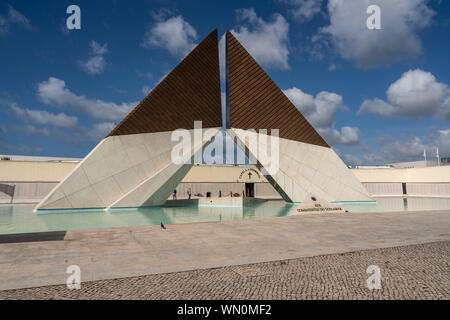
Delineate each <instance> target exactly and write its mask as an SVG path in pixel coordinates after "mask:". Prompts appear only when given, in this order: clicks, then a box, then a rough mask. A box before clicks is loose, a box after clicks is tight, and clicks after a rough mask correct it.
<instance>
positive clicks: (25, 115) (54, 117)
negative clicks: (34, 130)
mask: <svg viewBox="0 0 450 320" xmlns="http://www.w3.org/2000/svg"><path fill="white" fill-rule="evenodd" d="M11 109H12V110H13V111H14V113H15V114H16V116H17V117H19V118H20V119H22V120H24V121H28V122H32V123H34V124H49V125H52V126H55V127H63V128H70V127H74V126H75V125H76V124H77V117H73V116H68V115H66V114H64V113H58V114H53V113H50V112H47V111H45V110H31V109H23V108H20V107H19V106H18V105H17V104H16V103H11Z"/></svg>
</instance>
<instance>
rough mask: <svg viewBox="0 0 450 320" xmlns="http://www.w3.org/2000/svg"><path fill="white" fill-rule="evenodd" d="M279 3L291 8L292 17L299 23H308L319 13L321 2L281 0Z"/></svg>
mask: <svg viewBox="0 0 450 320" xmlns="http://www.w3.org/2000/svg"><path fill="white" fill-rule="evenodd" d="M281 2H284V3H286V4H287V5H290V6H291V7H293V8H292V9H291V10H290V12H291V14H292V16H293V17H294V18H295V19H297V20H299V21H301V22H305V21H309V20H311V19H312V18H313V17H314V16H315V15H316V14H318V13H320V11H321V6H322V2H323V1H322V0H281Z"/></svg>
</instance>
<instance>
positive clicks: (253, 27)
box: [231, 9, 289, 70]
mask: <svg viewBox="0 0 450 320" xmlns="http://www.w3.org/2000/svg"><path fill="white" fill-rule="evenodd" d="M236 15H237V18H238V22H239V23H240V24H241V26H240V27H239V28H238V29H237V30H231V32H232V33H233V35H235V36H236V38H237V39H238V40H239V41H240V42H241V43H242V45H243V46H244V47H245V48H246V49H247V50H248V51H249V52H250V54H251V55H252V56H253V57H254V58H255V59H256V61H258V63H260V64H261V65H262V66H263V67H267V68H278V69H282V70H286V69H289V62H288V58H289V49H288V44H289V24H288V22H287V21H286V19H285V18H284V17H283V16H282V15H280V14H274V15H273V17H272V20H271V21H264V20H263V19H262V18H260V17H258V16H257V15H256V13H255V11H254V10H253V9H239V10H236Z"/></svg>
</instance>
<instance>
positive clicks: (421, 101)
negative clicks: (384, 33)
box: [358, 69, 450, 121]
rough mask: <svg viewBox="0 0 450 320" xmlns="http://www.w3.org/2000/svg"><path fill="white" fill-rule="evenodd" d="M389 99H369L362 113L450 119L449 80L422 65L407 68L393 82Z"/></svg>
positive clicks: (361, 108) (388, 94) (363, 106)
mask: <svg viewBox="0 0 450 320" xmlns="http://www.w3.org/2000/svg"><path fill="white" fill-rule="evenodd" d="M387 100H388V102H386V101H383V100H381V99H379V98H376V99H373V100H365V101H364V102H363V103H362V105H361V107H360V109H359V111H358V114H362V113H370V114H375V115H378V116H381V117H408V118H413V119H419V118H423V117H425V116H433V117H434V118H436V119H439V120H444V121H450V89H449V87H448V86H447V85H446V84H444V83H440V82H437V81H436V78H435V76H433V75H432V74H431V73H430V72H425V71H423V70H420V69H416V70H409V71H408V72H405V73H404V74H403V75H402V76H401V77H400V79H398V80H397V81H395V82H394V83H392V84H391V85H390V87H389V89H388V90H387Z"/></svg>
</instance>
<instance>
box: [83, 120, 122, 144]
mask: <svg viewBox="0 0 450 320" xmlns="http://www.w3.org/2000/svg"><path fill="white" fill-rule="evenodd" d="M115 127H116V125H115V124H114V123H113V122H101V123H96V124H94V125H92V127H91V128H89V130H88V136H89V138H91V139H92V140H93V141H98V140H100V139H103V138H104V137H106V136H107V135H108V134H109V133H110V132H111V131H112V130H113V129H114V128H115Z"/></svg>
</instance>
